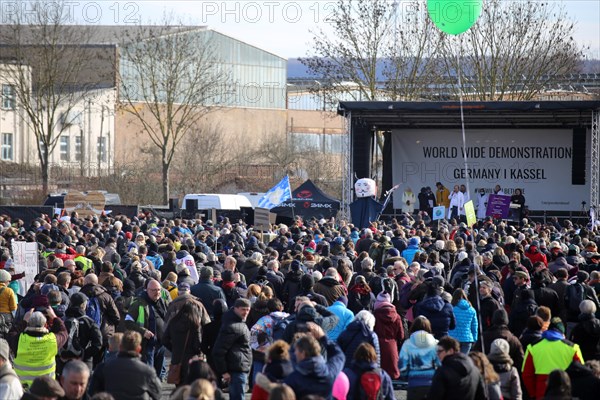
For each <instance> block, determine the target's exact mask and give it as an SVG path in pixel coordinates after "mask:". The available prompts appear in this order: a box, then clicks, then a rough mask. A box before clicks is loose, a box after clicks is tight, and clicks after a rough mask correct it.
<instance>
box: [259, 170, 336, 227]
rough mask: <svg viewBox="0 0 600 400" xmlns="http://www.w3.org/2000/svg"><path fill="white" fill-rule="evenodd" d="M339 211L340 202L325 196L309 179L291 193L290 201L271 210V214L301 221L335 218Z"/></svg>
mask: <svg viewBox="0 0 600 400" xmlns="http://www.w3.org/2000/svg"><path fill="white" fill-rule="evenodd" d="M339 209H340V202H339V201H338V200H335V199H332V198H331V197H329V196H327V195H326V194H325V193H323V191H322V190H321V189H319V188H318V187H317V186H316V185H315V184H314V183H313V182H312V181H311V180H310V179H309V180H307V181H306V182H304V183H303V184H302V185H300V186H298V187H297V188H296V189H295V190H294V191H292V199H291V200H287V201H285V202H283V203H281V204H280V205H279V206H277V207H275V208H272V209H271V212H272V213H275V214H277V216H278V217H287V218H293V217H294V216H301V217H302V218H303V219H310V218H312V217H315V218H331V217H335V216H336V215H337V213H338V211H339Z"/></svg>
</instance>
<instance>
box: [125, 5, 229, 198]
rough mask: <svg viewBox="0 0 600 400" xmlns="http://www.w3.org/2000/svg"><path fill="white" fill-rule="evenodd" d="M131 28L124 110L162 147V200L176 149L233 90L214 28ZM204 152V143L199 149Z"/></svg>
mask: <svg viewBox="0 0 600 400" xmlns="http://www.w3.org/2000/svg"><path fill="white" fill-rule="evenodd" d="M171 22H172V17H169V16H166V17H164V20H163V23H162V24H161V25H160V26H141V27H138V28H136V29H132V30H131V32H130V34H129V35H128V37H127V38H126V43H124V44H123V48H122V53H121V54H122V61H121V62H122V63H123V67H122V68H120V71H121V72H122V73H121V81H122V91H121V93H122V97H121V100H122V102H123V103H124V104H123V106H124V107H123V108H122V109H123V110H124V111H125V112H128V113H130V114H132V115H133V116H134V117H135V118H136V120H137V121H138V122H139V123H140V125H141V126H142V128H143V130H144V131H145V132H146V133H147V135H148V138H149V139H150V142H151V143H152V144H153V145H154V146H156V148H157V149H159V151H160V162H161V166H162V197H163V202H164V203H166V202H168V199H169V190H170V187H169V172H170V168H171V163H172V161H173V157H174V156H175V154H176V149H177V148H178V146H179V145H180V144H181V141H182V140H183V138H184V137H185V136H186V134H187V133H188V132H189V131H190V130H191V129H193V128H194V127H195V126H196V125H197V122H198V121H199V120H200V119H201V118H202V117H203V116H205V115H206V114H207V113H209V112H211V111H213V110H215V109H217V107H218V106H219V105H220V104H222V103H226V102H227V101H228V100H229V96H230V95H231V93H232V90H233V89H232V88H233V84H232V82H231V78H230V74H229V73H228V71H226V70H225V67H224V66H223V64H222V63H221V62H220V60H219V57H218V55H217V49H216V46H215V44H214V42H213V41H212V40H211V31H209V30H206V29H205V28H201V27H183V26H181V25H180V24H179V26H173V25H171ZM199 150H200V151H201V148H199Z"/></svg>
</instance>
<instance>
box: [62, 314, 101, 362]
mask: <svg viewBox="0 0 600 400" xmlns="http://www.w3.org/2000/svg"><path fill="white" fill-rule="evenodd" d="M65 317H66V319H65V327H66V329H67V331H69V329H70V326H71V325H70V324H71V323H73V322H75V321H76V322H77V323H78V326H79V329H78V331H79V344H80V345H81V347H82V348H83V349H85V350H84V353H83V357H80V359H81V360H82V361H83V362H85V363H86V364H88V366H89V367H91V365H92V358H93V357H94V356H95V355H96V354H97V353H98V352H100V349H101V348H102V332H100V328H98V327H97V326H96V324H95V323H94V321H93V320H92V319H91V318H90V317H88V316H86V314H85V312H84V311H83V310H82V309H81V308H80V307H70V308H67V311H66V313H65ZM70 318H75V319H74V320H72V321H69V319H70ZM67 322H69V323H68V324H67ZM68 356H69V354H63V357H65V358H68ZM71 356H74V355H71Z"/></svg>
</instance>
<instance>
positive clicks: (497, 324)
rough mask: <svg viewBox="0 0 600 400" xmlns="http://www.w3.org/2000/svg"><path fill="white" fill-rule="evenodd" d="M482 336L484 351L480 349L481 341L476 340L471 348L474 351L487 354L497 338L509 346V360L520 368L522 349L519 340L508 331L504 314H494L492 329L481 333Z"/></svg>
mask: <svg viewBox="0 0 600 400" xmlns="http://www.w3.org/2000/svg"><path fill="white" fill-rule="evenodd" d="M482 336H483V342H484V344H485V349H483V350H482V349H481V341H480V340H478V341H477V342H475V345H474V346H473V350H474V351H483V352H484V353H485V354H489V352H490V348H491V346H492V342H493V341H494V340H496V339H498V338H502V339H504V340H506V341H507V342H508V344H509V346H510V350H509V354H510V358H512V360H513V361H514V363H515V365H517V366H520V365H522V364H523V347H522V346H521V342H519V339H518V338H517V337H516V336H515V335H513V333H512V332H511V331H510V330H509V329H508V318H507V316H506V313H496V314H495V315H494V318H493V319H492V327H491V328H490V329H488V330H487V331H485V332H483V335H482Z"/></svg>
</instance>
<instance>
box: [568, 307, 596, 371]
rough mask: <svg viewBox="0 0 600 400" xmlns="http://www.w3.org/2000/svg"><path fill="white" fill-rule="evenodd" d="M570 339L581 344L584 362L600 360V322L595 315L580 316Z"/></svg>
mask: <svg viewBox="0 0 600 400" xmlns="http://www.w3.org/2000/svg"><path fill="white" fill-rule="evenodd" d="M570 339H571V340H572V341H573V342H575V343H577V344H579V346H580V347H581V354H582V355H583V358H584V360H600V320H598V319H597V318H596V317H595V316H594V315H593V314H581V315H579V323H578V324H577V325H576V326H575V327H574V328H573V331H572V332H571V337H570Z"/></svg>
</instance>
